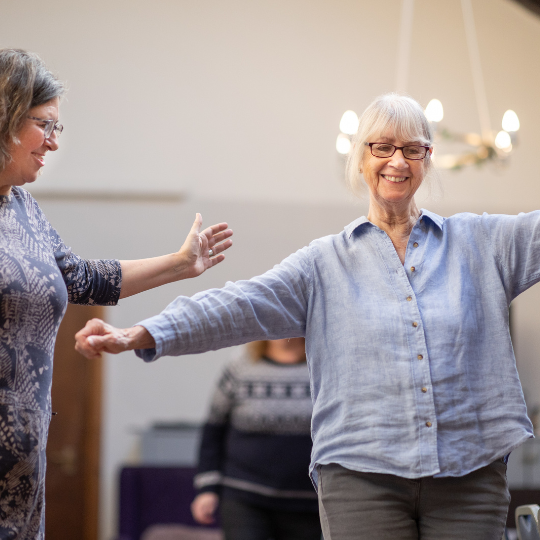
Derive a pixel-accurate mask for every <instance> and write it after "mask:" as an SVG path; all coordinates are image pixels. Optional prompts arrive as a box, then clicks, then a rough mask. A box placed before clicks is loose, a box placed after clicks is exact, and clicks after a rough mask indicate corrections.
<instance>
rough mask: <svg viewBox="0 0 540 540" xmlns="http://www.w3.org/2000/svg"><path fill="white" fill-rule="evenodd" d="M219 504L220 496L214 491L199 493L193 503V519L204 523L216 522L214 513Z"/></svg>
mask: <svg viewBox="0 0 540 540" xmlns="http://www.w3.org/2000/svg"><path fill="white" fill-rule="evenodd" d="M218 504H219V497H218V496H217V495H216V494H215V493H212V492H209V491H208V492H206V493H201V494H200V495H197V496H196V497H195V499H194V500H193V502H192V503H191V513H192V514H193V519H194V520H195V521H197V522H198V523H201V524H202V525H210V524H211V523H214V521H215V519H214V514H215V512H216V510H217V507H218Z"/></svg>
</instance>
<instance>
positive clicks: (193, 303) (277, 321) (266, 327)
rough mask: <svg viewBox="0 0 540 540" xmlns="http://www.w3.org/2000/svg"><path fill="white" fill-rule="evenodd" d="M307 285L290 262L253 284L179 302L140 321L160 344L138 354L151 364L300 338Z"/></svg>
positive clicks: (235, 285)
mask: <svg viewBox="0 0 540 540" xmlns="http://www.w3.org/2000/svg"><path fill="white" fill-rule="evenodd" d="M308 289H309V287H308V285H307V283H306V279H305V275H304V274H303V273H302V272H298V271H297V270H295V269H294V268H291V267H290V265H288V264H287V263H286V262H285V263H282V265H279V267H276V268H274V269H273V270H271V271H269V272H267V273H266V274H264V275H263V276H259V277H258V278H253V279H251V280H249V281H239V282H236V283H227V285H226V286H225V287H224V288H222V289H213V290H209V291H205V292H202V293H198V294H196V295H195V296H193V297H192V298H187V297H183V296H180V297H178V298H176V299H175V300H174V301H173V302H172V303H171V304H169V306H167V308H166V309H165V310H164V311H162V313H161V314H159V315H157V316H155V317H151V318H150V319H146V320H144V321H141V322H140V323H139V324H140V325H141V326H144V327H145V328H147V329H148V331H149V332H150V333H151V334H152V335H153V336H154V338H155V340H156V347H155V350H153V351H143V350H140V349H139V350H136V354H137V355H138V356H140V357H141V358H142V359H143V360H145V361H147V362H150V361H153V360H156V359H157V358H159V357H160V356H164V355H168V356H178V355H184V354H198V353H202V352H206V351H210V350H217V349H221V348H224V347H231V346H233V345H240V344H242V343H247V342H249V341H256V340H261V339H279V338H288V337H302V336H304V332H305V323H306V310H307V302H308V296H309V292H308Z"/></svg>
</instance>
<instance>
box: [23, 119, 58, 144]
mask: <svg viewBox="0 0 540 540" xmlns="http://www.w3.org/2000/svg"><path fill="white" fill-rule="evenodd" d="M28 118H29V119H30V120H36V121H37V122H41V123H42V124H44V126H42V129H43V135H45V138H46V139H50V138H51V136H52V134H53V131H54V133H56V136H57V137H60V133H62V131H64V126H63V125H62V124H59V123H58V122H57V121H56V120H45V119H44V118H37V117H36V116H28Z"/></svg>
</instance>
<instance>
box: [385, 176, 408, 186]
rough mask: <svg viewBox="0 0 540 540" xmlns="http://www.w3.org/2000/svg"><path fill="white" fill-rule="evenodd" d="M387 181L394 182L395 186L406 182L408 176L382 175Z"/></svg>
mask: <svg viewBox="0 0 540 540" xmlns="http://www.w3.org/2000/svg"><path fill="white" fill-rule="evenodd" d="M381 176H382V177H383V178H384V179H385V180H388V181H389V182H392V183H394V184H400V183H401V182H405V180H407V178H409V177H408V176H391V175H389V174H382V175H381Z"/></svg>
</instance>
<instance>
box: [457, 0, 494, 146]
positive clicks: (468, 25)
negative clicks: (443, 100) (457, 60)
mask: <svg viewBox="0 0 540 540" xmlns="http://www.w3.org/2000/svg"><path fill="white" fill-rule="evenodd" d="M461 9H462V11H463V22H464V24H465V35H466V36H467V46H468V49H469V60H470V63H471V71H472V76H473V84H474V93H475V95H476V106H477V107H478V116H479V117H480V129H481V130H482V138H483V139H484V140H486V141H489V140H490V139H491V137H492V135H491V133H492V132H491V121H490V118H489V107H488V102H487V95H486V87H485V85H484V77H483V74H482V64H481V62H480V51H479V49H478V38H477V35H476V28H475V25H474V13H473V9H472V3H471V0H461Z"/></svg>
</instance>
